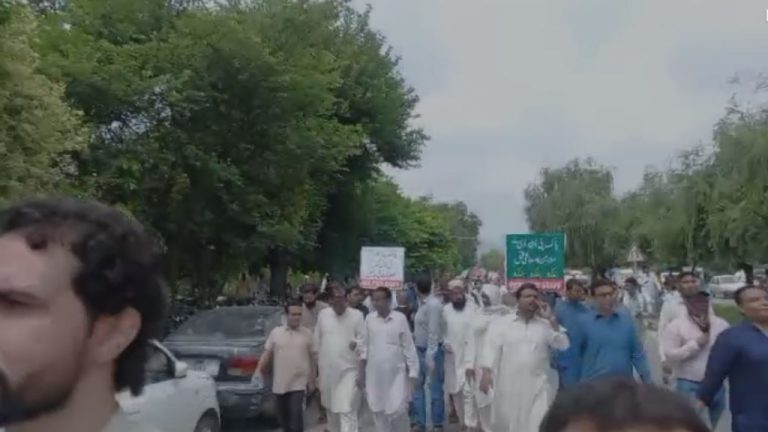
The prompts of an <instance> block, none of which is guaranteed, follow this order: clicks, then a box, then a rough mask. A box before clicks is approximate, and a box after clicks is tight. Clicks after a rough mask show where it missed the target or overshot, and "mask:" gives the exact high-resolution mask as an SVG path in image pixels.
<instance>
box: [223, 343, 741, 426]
mask: <svg viewBox="0 0 768 432" xmlns="http://www.w3.org/2000/svg"><path fill="white" fill-rule="evenodd" d="M645 352H646V353H647V355H648V362H649V363H650V366H651V373H652V375H653V378H654V381H656V382H657V383H661V382H662V369H661V359H660V358H659V349H658V342H657V339H656V333H655V332H650V331H649V332H646V334H645ZM305 416H306V420H307V427H308V429H307V432H323V431H324V427H323V425H318V423H317V418H318V415H317V407H316V406H310V407H307V411H306V412H305ZM254 431H260V432H261V431H263V432H280V429H279V428H275V427H274V426H270V425H267V424H264V423H263V422H258V421H250V422H247V423H244V424H236V425H225V428H224V431H223V432H254ZM373 431H374V427H373V421H372V419H371V416H370V414H369V413H367V412H365V410H363V412H362V413H361V419H360V432H373ZM444 431H445V432H459V428H458V426H457V425H449V426H448V427H446V428H445V429H444ZM404 432H407V431H404ZM714 432H731V414H730V412H729V411H726V412H725V413H724V415H723V418H722V419H720V423H719V425H718V427H717V429H716V430H715V431H714Z"/></svg>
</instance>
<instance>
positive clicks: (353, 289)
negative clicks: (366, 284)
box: [347, 285, 363, 294]
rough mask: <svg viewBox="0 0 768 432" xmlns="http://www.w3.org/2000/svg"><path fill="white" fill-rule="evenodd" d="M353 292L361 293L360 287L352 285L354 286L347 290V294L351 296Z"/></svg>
mask: <svg viewBox="0 0 768 432" xmlns="http://www.w3.org/2000/svg"><path fill="white" fill-rule="evenodd" d="M355 291H360V292H362V291H363V289H362V288H361V287H360V286H358V285H354V286H351V287H349V289H348V290H347V294H352V293H353V292H355Z"/></svg>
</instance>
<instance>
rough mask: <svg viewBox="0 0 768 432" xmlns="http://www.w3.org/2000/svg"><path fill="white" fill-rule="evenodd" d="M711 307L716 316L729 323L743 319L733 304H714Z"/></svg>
mask: <svg viewBox="0 0 768 432" xmlns="http://www.w3.org/2000/svg"><path fill="white" fill-rule="evenodd" d="M713 307H714V309H715V313H716V314H717V316H719V317H720V318H722V319H724V320H726V321H728V322H729V323H730V324H736V323H739V322H741V321H742V320H743V319H744V317H743V316H742V315H741V312H739V308H737V307H736V305H735V304H715V305H713Z"/></svg>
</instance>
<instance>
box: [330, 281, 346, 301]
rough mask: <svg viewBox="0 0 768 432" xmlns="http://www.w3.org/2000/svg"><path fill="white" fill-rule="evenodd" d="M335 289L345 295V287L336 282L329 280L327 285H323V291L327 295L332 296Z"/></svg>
mask: <svg viewBox="0 0 768 432" xmlns="http://www.w3.org/2000/svg"><path fill="white" fill-rule="evenodd" d="M336 291H340V292H342V293H344V295H345V296H346V295H347V289H346V288H344V285H342V284H340V283H338V282H329V283H328V285H326V286H325V292H326V293H327V294H328V296H329V297H334V294H335V292H336Z"/></svg>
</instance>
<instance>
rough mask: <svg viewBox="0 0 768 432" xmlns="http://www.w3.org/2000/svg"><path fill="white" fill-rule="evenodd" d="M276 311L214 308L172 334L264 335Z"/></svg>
mask: <svg viewBox="0 0 768 432" xmlns="http://www.w3.org/2000/svg"><path fill="white" fill-rule="evenodd" d="M275 313H276V312H275V309H272V308H258V307H243V308H221V309H213V310H209V311H205V312H202V313H199V314H197V315H195V316H193V317H191V318H190V319H189V320H187V322H185V323H184V324H182V325H181V327H179V328H178V329H177V330H176V331H175V332H173V335H172V336H181V337H185V336H186V337H188V336H215V337H224V338H252V337H263V336H265V333H266V330H267V327H268V326H269V325H270V324H271V321H274V320H275Z"/></svg>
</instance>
